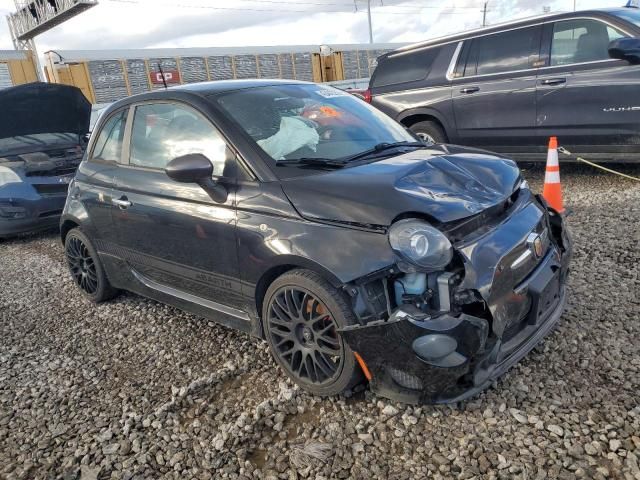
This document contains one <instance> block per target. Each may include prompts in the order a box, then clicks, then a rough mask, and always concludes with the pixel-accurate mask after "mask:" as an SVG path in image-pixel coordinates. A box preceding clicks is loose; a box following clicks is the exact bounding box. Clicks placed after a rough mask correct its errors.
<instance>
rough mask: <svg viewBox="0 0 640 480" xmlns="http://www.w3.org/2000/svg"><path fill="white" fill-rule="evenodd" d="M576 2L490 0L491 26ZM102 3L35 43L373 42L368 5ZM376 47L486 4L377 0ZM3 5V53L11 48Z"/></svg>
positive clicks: (442, 29) (232, 0)
mask: <svg viewBox="0 0 640 480" xmlns="http://www.w3.org/2000/svg"><path fill="white" fill-rule="evenodd" d="M573 2H574V0H543V1H542V2H539V1H536V0H489V3H488V13H487V23H489V24H491V23H499V22H502V21H505V20H508V19H511V18H518V17H523V16H530V15H537V14H540V13H542V12H543V6H545V5H546V6H549V7H550V8H551V11H557V10H573ZM625 2H626V0H600V1H597V0H577V8H578V9H584V8H593V7H605V6H622V5H623V4H624V3H625ZM355 3H356V4H357V5H358V8H357V11H356V9H355V8H354V1H353V0H302V1H295V0H178V1H171V0H100V1H99V5H97V6H96V7H93V8H91V9H90V10H88V11H87V12H85V13H83V14H81V15H79V16H78V17H76V18H74V19H72V20H70V21H68V22H67V23H65V24H63V25H61V26H59V27H57V28H55V29H53V30H51V31H49V32H47V33H45V34H43V35H41V36H39V37H37V38H36V45H37V48H38V51H39V53H40V54H42V53H44V52H45V51H47V50H51V49H53V50H65V49H114V48H151V47H211V46H246V45H287V44H288V45H301V44H314V45H315V44H323V43H328V44H331V43H363V42H368V27H367V15H366V1H365V0H357V1H356V2H355ZM372 4H373V5H374V6H375V7H374V8H373V15H372V16H373V32H374V41H376V42H413V41H419V40H422V39H425V38H429V37H434V36H439V35H442V34H446V33H452V32H457V31H461V30H465V29H469V28H475V27H478V26H480V25H481V22H482V6H483V4H484V0H448V1H438V0H404V1H403V0H382V1H381V0H373V1H372ZM14 8H15V7H14V2H13V0H0V14H1V15H2V17H3V18H2V19H0V49H11V48H13V45H12V43H11V37H10V35H9V31H8V28H7V24H6V19H5V18H4V17H5V16H6V15H7V14H8V13H9V12H10V11H12V10H14Z"/></svg>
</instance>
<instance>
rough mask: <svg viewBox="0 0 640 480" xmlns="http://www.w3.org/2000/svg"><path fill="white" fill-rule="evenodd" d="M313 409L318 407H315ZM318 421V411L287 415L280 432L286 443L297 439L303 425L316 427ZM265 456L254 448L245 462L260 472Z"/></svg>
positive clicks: (263, 451)
mask: <svg viewBox="0 0 640 480" xmlns="http://www.w3.org/2000/svg"><path fill="white" fill-rule="evenodd" d="M314 407H318V406H317V405H315V406H314ZM319 421H320V409H319V408H312V409H309V410H306V411H305V412H304V413H299V414H297V415H288V416H287V418H286V420H285V421H284V424H283V426H282V430H283V431H284V432H285V434H286V440H287V441H288V442H290V441H292V440H294V439H296V438H298V437H299V435H300V432H299V431H298V429H299V428H302V427H303V425H304V424H305V423H310V424H312V425H318V422H319ZM267 454H268V451H267V450H264V449H262V448H256V449H255V450H253V451H252V452H251V453H250V454H249V455H248V456H247V460H249V461H250V462H251V463H252V464H254V465H255V466H256V468H259V469H260V470H262V469H263V468H264V466H265V464H266V463H267Z"/></svg>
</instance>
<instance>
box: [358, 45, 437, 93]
mask: <svg viewBox="0 0 640 480" xmlns="http://www.w3.org/2000/svg"><path fill="white" fill-rule="evenodd" d="M440 50H441V47H434V48H425V49H422V50H411V51H409V52H397V53H391V54H389V55H388V56H386V57H382V58H380V59H379V60H378V67H377V68H376V71H375V74H374V76H373V78H372V79H371V86H372V87H384V86H387V85H397V84H399V83H407V82H415V81H417V80H423V79H425V78H426V77H427V75H429V71H430V70H431V65H433V61H434V60H435V59H436V57H437V56H438V54H439V53H440Z"/></svg>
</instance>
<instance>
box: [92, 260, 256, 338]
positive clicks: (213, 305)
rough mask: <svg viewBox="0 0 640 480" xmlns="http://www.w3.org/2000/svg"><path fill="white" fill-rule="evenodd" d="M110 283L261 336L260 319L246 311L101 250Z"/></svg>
mask: <svg viewBox="0 0 640 480" xmlns="http://www.w3.org/2000/svg"><path fill="white" fill-rule="evenodd" d="M99 255H100V259H101V260H102V262H103V265H104V266H105V269H106V270H107V273H108V277H109V281H110V282H111V284H112V285H113V286H114V287H116V288H120V289H122V290H128V291H130V292H133V293H136V294H138V295H141V296H143V297H146V298H150V299H152V300H155V301H157V302H160V303H165V304H167V305H171V306H173V307H176V308H179V309H180V310H183V311H185V312H187V313H191V314H194V315H197V316H200V317H204V318H206V319H208V320H212V321H214V322H216V323H219V324H221V325H224V326H226V327H230V328H233V329H236V330H240V331H242V332H246V333H248V334H250V335H252V336H255V337H261V329H260V322H259V321H258V319H256V318H253V317H252V316H251V315H250V314H248V313H247V312H244V311H242V310H239V309H235V308H233V307H228V306H226V305H222V304H219V303H217V302H213V301H211V300H208V299H205V298H201V297H198V296H196V295H193V294H190V293H187V292H183V291H181V290H178V289H175V288H173V287H168V286H166V285H162V284H160V283H157V282H156V281H154V280H151V279H150V278H148V277H146V276H144V275H142V274H141V273H139V272H137V271H136V270H134V269H132V268H131V267H130V266H129V265H128V264H127V262H125V261H123V260H122V259H120V258H117V257H115V256H113V255H109V254H105V253H104V252H101V253H100V254H99Z"/></svg>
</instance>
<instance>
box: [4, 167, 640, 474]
mask: <svg viewBox="0 0 640 480" xmlns="http://www.w3.org/2000/svg"><path fill="white" fill-rule="evenodd" d="M625 170H626V171H628V172H630V173H633V174H635V175H640V168H633V167H627V168H626V169H625ZM525 175H526V176H527V177H528V178H529V180H530V182H531V184H532V188H534V189H536V190H537V189H539V188H540V179H541V177H542V175H543V172H542V170H541V169H540V168H534V169H531V170H527V171H526V173H525ZM562 176H563V186H564V193H565V200H566V202H567V204H568V205H567V206H568V207H569V208H570V209H572V211H573V213H572V215H571V216H570V217H569V222H570V225H571V227H572V231H573V235H574V240H575V244H576V252H575V258H574V263H573V272H572V276H571V281H570V301H569V306H568V310H567V312H566V313H565V315H564V317H563V320H562V321H561V323H560V325H559V327H558V328H557V329H556V330H555V332H554V333H552V334H551V335H550V336H549V337H548V338H547V339H546V341H545V342H544V343H543V344H541V345H540V346H538V347H537V348H536V349H535V350H534V351H533V352H531V354H530V355H529V356H528V357H527V358H525V359H524V360H523V361H522V362H521V363H520V364H519V365H518V366H516V367H515V368H513V369H512V370H511V371H510V372H509V373H508V374H507V375H505V376H504V377H503V378H502V379H501V380H500V381H499V382H498V383H497V384H496V385H495V387H494V388H492V389H491V390H489V391H487V392H485V393H483V394H482V395H480V396H479V397H477V398H475V399H473V400H472V401H468V402H466V403H464V404H462V405H457V406H437V407H433V406H422V407H420V408H418V407H415V406H406V405H401V404H396V403H393V402H389V401H387V400H384V399H381V398H378V397H376V396H375V395H373V394H371V392H369V391H368V390H365V391H364V392H360V393H357V394H355V395H354V396H352V397H351V398H330V399H321V398H318V397H313V396H310V395H308V394H306V393H304V392H301V391H300V390H298V389H297V388H296V387H295V386H294V385H293V384H291V383H289V382H288V381H287V380H285V377H284V375H283V374H281V373H280V372H279V370H278V369H277V368H276V365H275V363H274V361H272V359H271V358H270V356H269V353H268V350H267V348H266V344H264V343H262V342H259V341H257V340H254V339H251V338H249V337H248V336H246V335H244V334H241V333H237V332H234V331H232V330H229V329H226V328H224V327H221V326H217V325H214V324H208V323H207V322H206V321H203V320H202V319H199V318H196V317H194V316H192V315H188V314H185V313H182V312H180V311H178V310H176V309H174V308H171V307H167V306H164V305H161V304H158V303H155V302H153V301H149V300H145V299H143V298H140V297H138V296H135V295H131V294H123V295H121V296H119V297H118V298H117V299H115V300H113V301H111V302H109V303H106V304H102V305H99V306H95V305H92V304H91V303H89V302H88V301H86V300H85V299H84V298H83V297H81V296H80V295H79V293H78V292H77V290H76V288H75V286H74V285H73V284H72V282H71V279H70V276H69V275H68V273H67V271H66V267H65V265H64V263H63V257H62V249H61V246H60V244H59V242H58V239H57V237H56V235H55V234H48V235H40V236H30V237H23V238H20V239H17V240H11V241H5V242H4V243H3V244H0V477H1V478H6V479H13V478H63V479H81V480H89V479H107V478H118V479H119V478H124V479H129V478H263V479H276V478H282V479H296V478H315V479H323V478H325V479H328V478H356V479H372V478H384V479H386V478H389V479H414V478H508V479H512V478H513V479H543V478H566V479H569V478H614V479H629V480H631V479H636V480H640V469H639V467H638V464H639V462H640V460H639V457H640V402H639V398H640V397H639V394H638V392H639V390H640V342H639V341H638V335H639V333H640V326H639V325H638V318H639V316H640V315H639V314H640V300H639V299H638V294H639V292H640V279H639V271H640V269H639V261H640V222H639V220H640V185H638V184H634V183H633V182H631V181H627V180H621V179H617V178H615V177H612V176H610V175H606V174H603V175H600V174H595V173H594V171H593V170H591V169H585V168H581V167H574V166H571V167H566V168H565V167H563V172H562Z"/></svg>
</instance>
